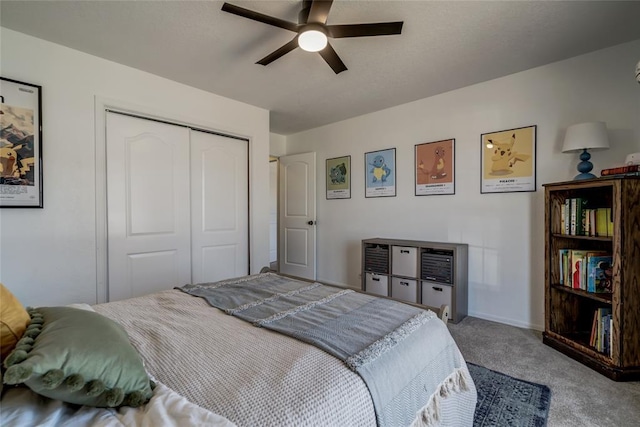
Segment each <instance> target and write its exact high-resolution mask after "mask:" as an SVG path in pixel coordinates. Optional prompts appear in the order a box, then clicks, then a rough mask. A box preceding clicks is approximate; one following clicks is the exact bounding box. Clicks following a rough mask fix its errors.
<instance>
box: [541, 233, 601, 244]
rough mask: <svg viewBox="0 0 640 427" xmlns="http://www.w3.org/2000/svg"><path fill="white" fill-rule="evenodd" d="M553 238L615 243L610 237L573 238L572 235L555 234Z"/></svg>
mask: <svg viewBox="0 0 640 427" xmlns="http://www.w3.org/2000/svg"><path fill="white" fill-rule="evenodd" d="M553 237H554V238H556V239H570V240H589V241H594V242H613V237H609V236H604V237H601V236H572V235H570V234H559V233H554V234H553Z"/></svg>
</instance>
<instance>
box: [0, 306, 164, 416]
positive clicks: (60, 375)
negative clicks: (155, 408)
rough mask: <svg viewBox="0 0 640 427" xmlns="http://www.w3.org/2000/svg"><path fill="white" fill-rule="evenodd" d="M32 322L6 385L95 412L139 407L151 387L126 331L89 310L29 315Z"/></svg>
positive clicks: (11, 360) (9, 363)
mask: <svg viewBox="0 0 640 427" xmlns="http://www.w3.org/2000/svg"><path fill="white" fill-rule="evenodd" d="M28 311H29V315H30V316H31V322H30V323H29V326H27V330H26V331H25V333H24V335H23V337H22V338H21V339H20V340H19V341H18V343H17V344H16V347H15V349H14V350H13V352H11V353H10V354H9V356H7V358H6V359H5V361H4V365H5V367H6V368H7V370H6V372H5V373H4V378H3V380H4V383H5V384H20V383H24V384H26V385H27V386H28V387H29V388H30V389H31V390H33V391H34V392H36V393H38V394H41V395H43V396H46V397H49V398H52V399H57V400H62V401H64V402H69V403H75V404H77V405H87V406H95V407H117V406H140V405H142V404H143V403H145V402H147V401H148V400H149V399H150V398H151V395H152V394H153V392H152V382H151V381H150V380H149V377H148V375H147V373H146V371H145V369H144V366H143V364H142V360H141V359H140V356H139V355H138V352H137V351H136V350H135V349H134V348H133V346H132V345H131V344H130V343H129V337H128V336H127V333H126V332H125V330H124V329H123V328H122V326H120V325H119V324H117V323H116V322H114V321H112V320H110V319H108V318H106V317H104V316H102V315H100V314H98V313H96V312H93V311H88V310H81V309H77V308H71V307H41V308H37V309H29V310H28Z"/></svg>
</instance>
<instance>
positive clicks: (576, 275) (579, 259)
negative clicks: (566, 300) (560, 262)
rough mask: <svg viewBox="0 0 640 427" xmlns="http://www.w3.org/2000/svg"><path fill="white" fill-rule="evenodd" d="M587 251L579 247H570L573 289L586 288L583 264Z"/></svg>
mask: <svg viewBox="0 0 640 427" xmlns="http://www.w3.org/2000/svg"><path fill="white" fill-rule="evenodd" d="M586 256H587V251H585V250H581V249H572V250H571V252H570V259H571V287H572V288H573V289H582V290H586V289H587V284H586V283H585V280H584V277H585V275H584V270H585V268H584V265H585V258H586Z"/></svg>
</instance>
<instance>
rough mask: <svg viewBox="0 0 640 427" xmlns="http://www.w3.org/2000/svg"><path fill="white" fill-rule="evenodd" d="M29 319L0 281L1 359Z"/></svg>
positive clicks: (12, 346)
mask: <svg viewBox="0 0 640 427" xmlns="http://www.w3.org/2000/svg"><path fill="white" fill-rule="evenodd" d="M30 321H31V318H30V317H29V313H27V310H25V308H24V307H23V306H22V304H20V301H18V299H17V298H16V297H15V296H13V294H12V293H11V292H10V291H9V289H7V288H5V287H4V285H3V284H2V283H0V353H1V360H4V358H5V357H7V355H8V354H9V353H11V350H13V348H14V347H15V346H16V343H17V342H18V340H19V339H20V338H22V334H24V331H25V329H27V325H28V324H29V322H30Z"/></svg>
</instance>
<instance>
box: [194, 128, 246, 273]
mask: <svg viewBox="0 0 640 427" xmlns="http://www.w3.org/2000/svg"><path fill="white" fill-rule="evenodd" d="M248 158H249V147H248V142H247V141H243V140H237V139H234V138H228V137H224V136H220V135H214V134H210V133H206V132H199V131H194V130H192V131H191V218H192V226H191V242H192V277H193V282H194V283H203V282H213V281H216V280H223V279H228V278H231V277H238V276H244V275H246V274H248V273H249V165H248Z"/></svg>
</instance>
